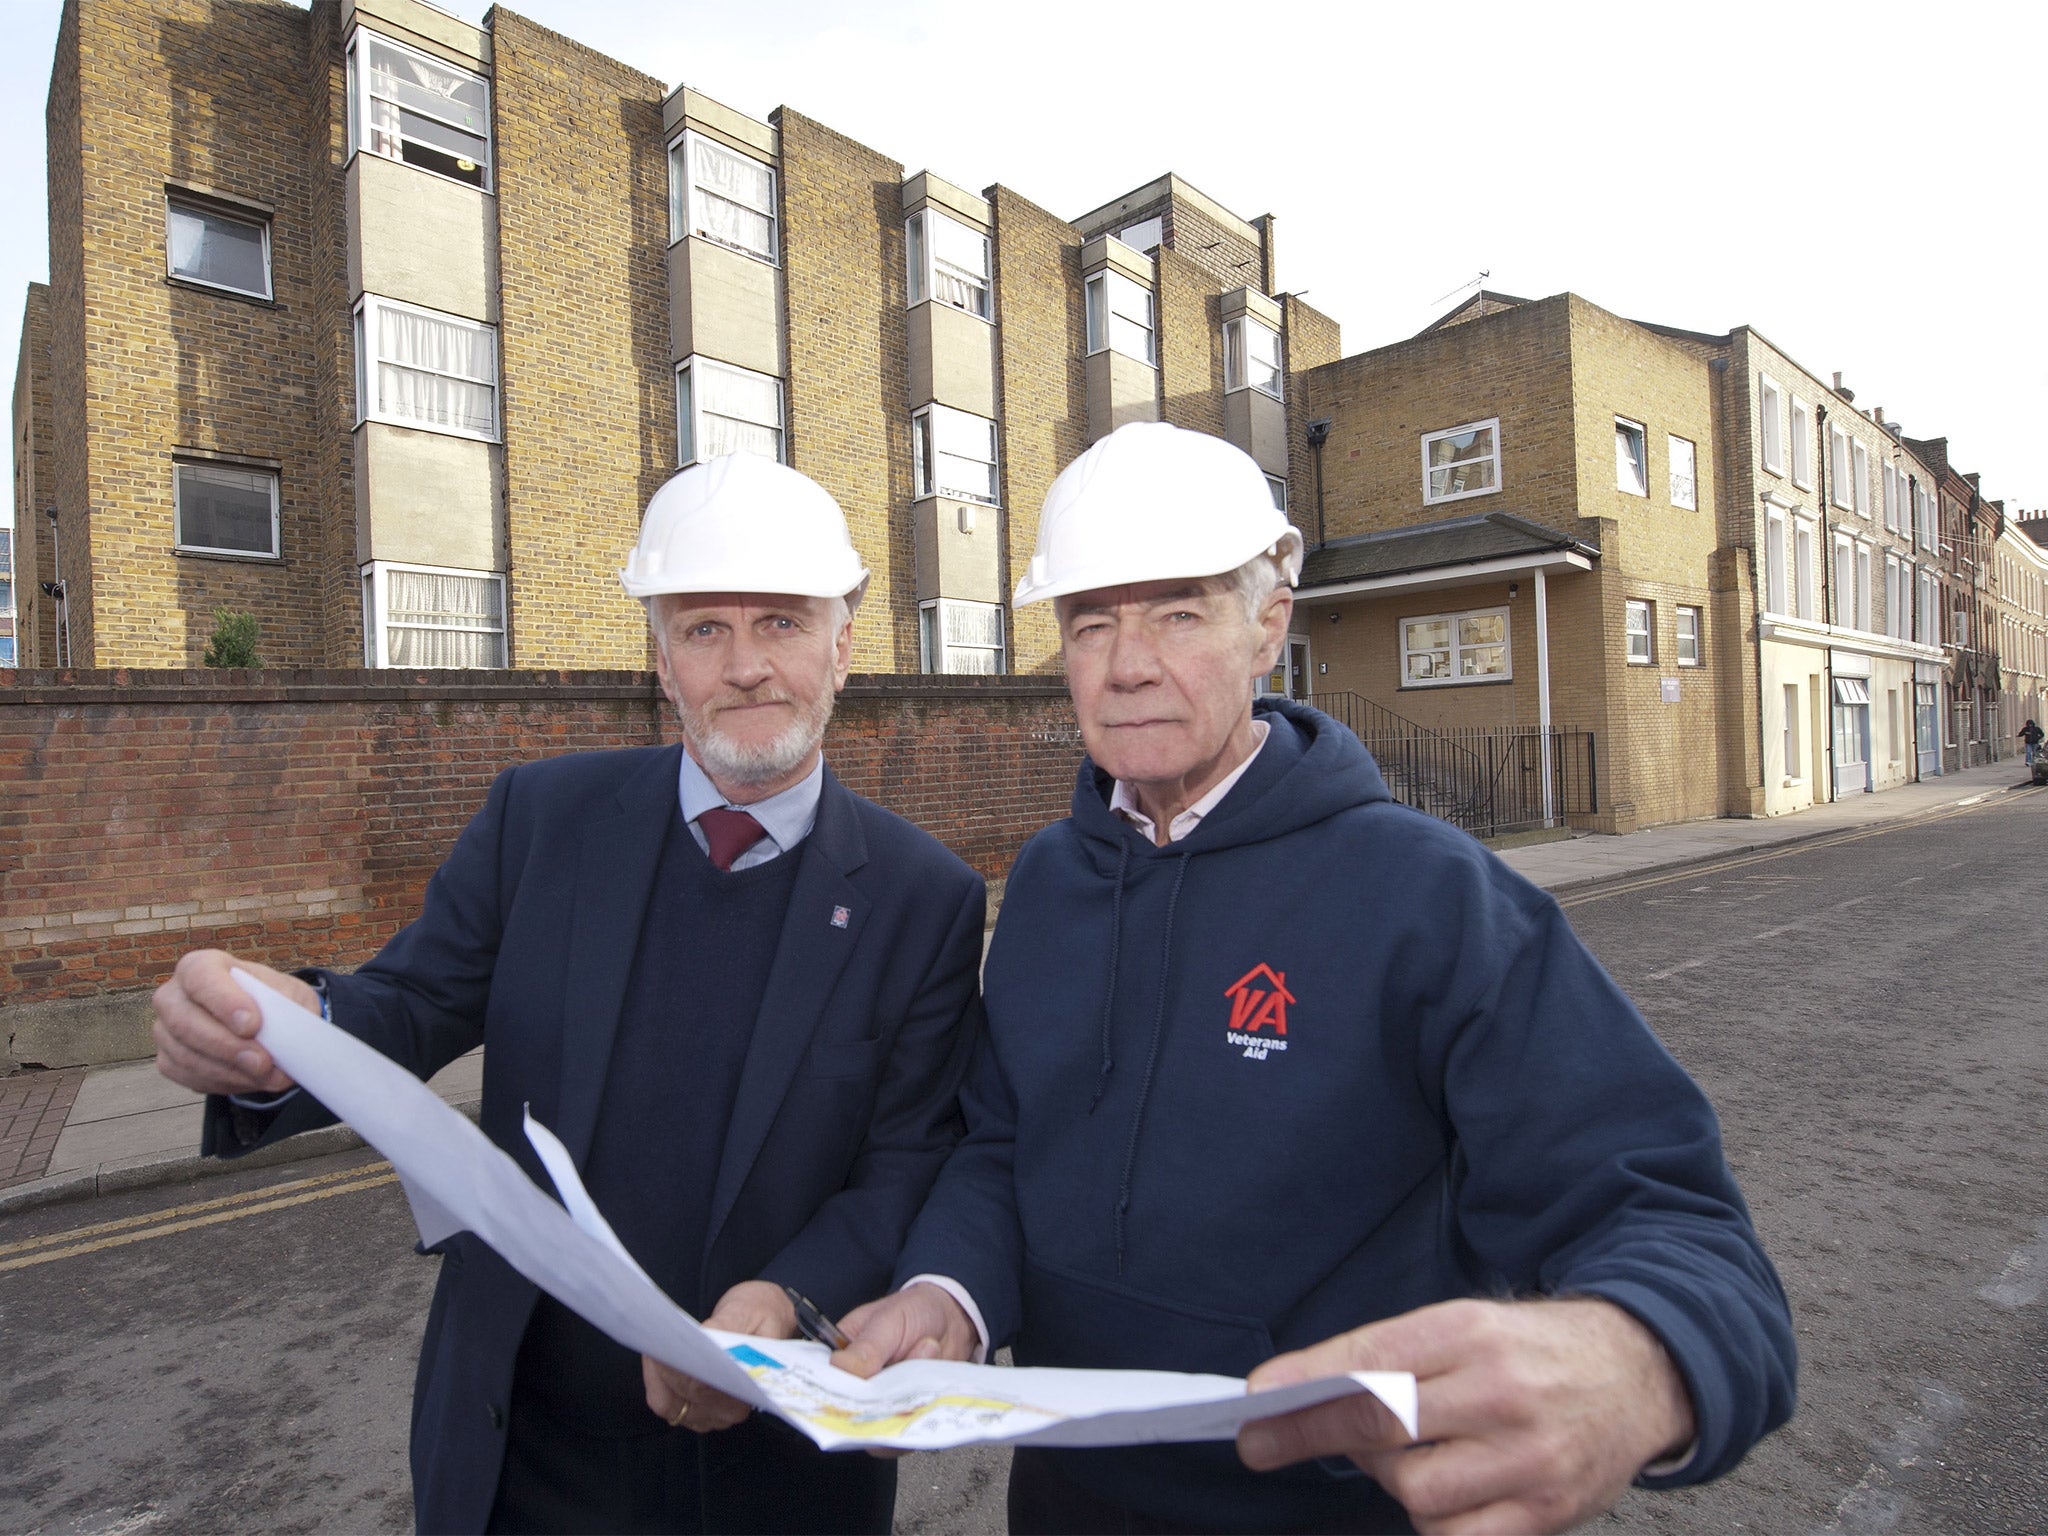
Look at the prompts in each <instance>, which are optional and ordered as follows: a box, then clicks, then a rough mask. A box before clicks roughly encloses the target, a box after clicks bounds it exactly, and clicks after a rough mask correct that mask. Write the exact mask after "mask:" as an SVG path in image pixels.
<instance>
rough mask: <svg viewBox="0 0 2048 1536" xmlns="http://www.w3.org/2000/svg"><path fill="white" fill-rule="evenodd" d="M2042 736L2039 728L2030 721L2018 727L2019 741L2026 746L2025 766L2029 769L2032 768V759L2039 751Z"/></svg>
mask: <svg viewBox="0 0 2048 1536" xmlns="http://www.w3.org/2000/svg"><path fill="white" fill-rule="evenodd" d="M2042 734H2043V733H2042V730H2041V727H2039V726H2038V725H2036V724H2034V722H2033V721H2031V720H2029V721H2028V722H2027V723H2026V724H2025V725H2023V726H2021V727H2020V740H2021V741H2022V742H2024V743H2025V744H2026V748H2027V766H2028V767H2029V768H2031V767H2033V766H2034V757H2035V755H2036V754H2037V753H2038V752H2040V750H2041V736H2042Z"/></svg>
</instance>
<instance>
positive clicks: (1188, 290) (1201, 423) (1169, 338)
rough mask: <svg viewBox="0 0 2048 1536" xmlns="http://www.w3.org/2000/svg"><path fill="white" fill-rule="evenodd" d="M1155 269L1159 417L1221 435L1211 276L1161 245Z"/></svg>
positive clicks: (1215, 290) (1219, 323)
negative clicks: (1156, 270) (1157, 279)
mask: <svg viewBox="0 0 2048 1536" xmlns="http://www.w3.org/2000/svg"><path fill="white" fill-rule="evenodd" d="M1157 256H1158V270H1159V289H1158V294H1157V304H1158V322H1159V331H1158V340H1159V385H1160V390H1159V393H1160V402H1159V419H1160V420H1161V421H1167V422H1171V423H1173V425H1174V426H1176V427H1186V428H1188V429H1189V430H1191V431H1195V432H1207V433H1209V434H1210V435H1211V436H1212V437H1221V436H1222V435H1223V319H1222V309H1221V306H1220V303H1219V299H1220V297H1221V295H1222V292H1223V290H1222V289H1221V288H1219V287H1218V286H1217V285H1216V279H1215V278H1214V277H1212V276H1211V275H1210V274H1209V273H1208V272H1205V271H1204V270H1203V269H1202V268H1200V267H1198V266H1196V265H1195V264H1194V263H1193V262H1191V261H1189V260H1188V259H1187V258H1186V257H1185V256H1182V255H1181V254H1180V253H1179V252H1177V251H1170V250H1168V249H1166V247H1165V246H1161V247H1160V248H1159V250H1158V253H1157Z"/></svg>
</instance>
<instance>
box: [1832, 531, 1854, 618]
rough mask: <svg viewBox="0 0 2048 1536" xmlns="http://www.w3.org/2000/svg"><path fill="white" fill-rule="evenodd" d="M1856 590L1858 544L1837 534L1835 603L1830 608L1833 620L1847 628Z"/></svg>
mask: <svg viewBox="0 0 2048 1536" xmlns="http://www.w3.org/2000/svg"><path fill="white" fill-rule="evenodd" d="M1855 590H1856V546H1855V545H1854V544H1853V543H1851V542H1850V540H1849V539H1848V537H1847V536H1846V535H1844V534H1839V533H1838V534H1836V535H1835V587H1834V604H1833V607H1832V608H1830V609H1829V612H1828V618H1829V620H1830V621H1831V622H1833V623H1836V624H1839V625H1841V626H1842V627H1843V628H1844V629H1847V628H1848V627H1849V624H1850V616H1851V605H1852V603H1853V602H1854V600H1855V597H1854V594H1855Z"/></svg>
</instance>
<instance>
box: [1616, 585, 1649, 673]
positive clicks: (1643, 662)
mask: <svg viewBox="0 0 2048 1536" xmlns="http://www.w3.org/2000/svg"><path fill="white" fill-rule="evenodd" d="M1621 606H1622V627H1623V631H1624V634H1625V636H1626V639H1627V644H1628V664H1629V665H1630V666H1632V667H1646V666H1648V665H1649V664H1650V663H1651V662H1653V661H1655V660H1656V659H1657V644H1656V631H1655V627H1654V625H1653V623H1652V620H1651V615H1652V613H1653V612H1654V611H1655V607H1656V605H1655V604H1653V603H1649V602H1646V601H1644V600H1643V599H1642V598H1639V597H1631V598H1628V599H1626V600H1625V601H1624V602H1623V603H1622V605H1621Z"/></svg>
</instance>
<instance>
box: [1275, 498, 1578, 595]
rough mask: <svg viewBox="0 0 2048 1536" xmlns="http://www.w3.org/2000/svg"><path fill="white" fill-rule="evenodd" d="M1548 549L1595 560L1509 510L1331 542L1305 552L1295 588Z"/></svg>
mask: <svg viewBox="0 0 2048 1536" xmlns="http://www.w3.org/2000/svg"><path fill="white" fill-rule="evenodd" d="M1553 550H1569V551H1572V552H1575V553H1578V554H1582V555H1588V556H1591V557H1592V558H1593V559H1596V560H1597V559H1599V558H1600V547H1599V546H1598V545H1597V544H1588V543H1587V542H1586V541H1585V540H1584V539H1578V538H1574V537H1573V536H1572V535H1570V534H1568V533H1560V532H1558V531H1557V530H1556V529H1555V528H1546V527H1544V526H1543V524H1541V523H1532V522H1530V521H1529V519H1527V518H1526V517H1517V516H1515V514H1514V513H1512V512H1486V513H1482V514H1479V515H1477V516H1474V517H1454V518H1450V519H1447V520H1446V521H1444V522H1441V523H1421V524H1418V525H1417V526H1415V527H1413V528H1390V529H1387V530H1386V531H1384V532H1381V533H1361V534H1355V535H1353V536H1352V537H1350V538H1348V539H1332V540H1331V541H1330V542H1329V543H1327V544H1325V545H1323V546H1322V547H1321V548H1319V549H1315V550H1312V551H1310V553H1309V556H1308V558H1307V559H1306V560H1304V561H1303V562H1302V568H1301V585H1302V586H1303V587H1304V588H1308V587H1318V586H1327V585H1331V584H1334V583H1336V582H1342V581H1370V580H1371V579H1373V578H1374V577H1377V576H1400V575H1405V574H1406V573H1408V572H1410V571H1433V570H1438V569H1442V568H1444V567H1448V566H1457V565H1476V564H1478V563H1479V562H1480V561H1482V560H1503V559H1511V558H1513V557H1514V556H1516V555H1540V554H1546V553H1549V552H1550V551H1553Z"/></svg>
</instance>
